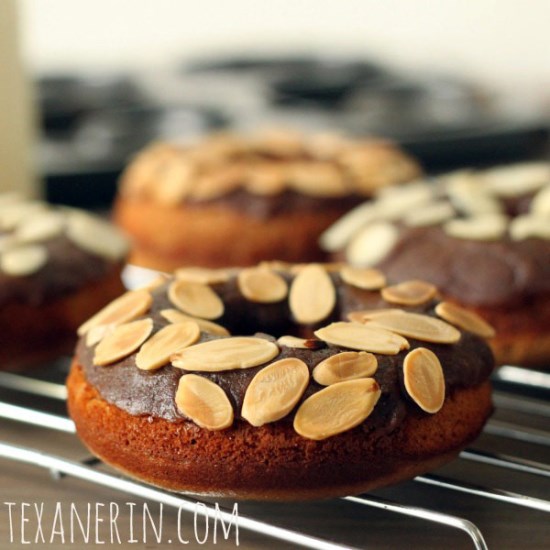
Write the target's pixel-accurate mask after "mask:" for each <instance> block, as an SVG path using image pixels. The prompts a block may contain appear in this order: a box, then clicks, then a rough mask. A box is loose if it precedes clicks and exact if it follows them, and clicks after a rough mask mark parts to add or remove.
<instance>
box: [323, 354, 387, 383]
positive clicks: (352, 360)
mask: <svg viewBox="0 0 550 550" xmlns="http://www.w3.org/2000/svg"><path fill="white" fill-rule="evenodd" d="M377 368H378V360H377V359H376V356H374V355H373V354H372V353H367V352H366V351H344V352H342V353H337V354H336V355H332V356H331V357H328V358H327V359H325V360H324V361H321V362H320V363H319V364H318V365H317V366H316V367H315V368H314V369H313V373H312V375H313V379H314V380H315V382H317V383H318V384H321V385H323V386H330V385H332V384H337V383H338V382H344V381H345V380H354V379H356V378H366V377H367V376H372V375H373V374H374V373H375V372H376V369H377Z"/></svg>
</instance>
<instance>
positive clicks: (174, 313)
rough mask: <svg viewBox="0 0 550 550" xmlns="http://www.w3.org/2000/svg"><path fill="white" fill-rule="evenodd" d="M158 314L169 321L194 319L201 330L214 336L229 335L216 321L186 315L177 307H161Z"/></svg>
mask: <svg viewBox="0 0 550 550" xmlns="http://www.w3.org/2000/svg"><path fill="white" fill-rule="evenodd" d="M160 314H161V315H162V316H163V317H164V318H165V319H166V320H167V321H169V322H170V323H181V322H183V321H194V322H195V323H197V325H199V328H200V329H201V330H202V331H203V332H208V334H215V335H216V336H229V331H228V330H227V329H226V328H225V327H222V325H218V323H213V322H212V321H207V320H206V319H201V318H200V317H192V316H191V315H186V314H185V313H182V312H181V311H178V310H177V309H163V310H162V311H161V312H160Z"/></svg>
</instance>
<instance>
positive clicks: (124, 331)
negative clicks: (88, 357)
mask: <svg viewBox="0 0 550 550" xmlns="http://www.w3.org/2000/svg"><path fill="white" fill-rule="evenodd" d="M151 332H153V320H152V319H140V320H139V321H131V322H130V323H124V324H123V325H118V326H117V327H116V328H115V329H114V330H113V332H112V333H111V334H109V335H108V336H105V338H103V340H101V342H99V344H98V345H97V347H96V348H95V353H94V365H100V366H102V365H109V364H111V363H115V362H116V361H119V360H120V359H123V358H124V357H127V356H128V355H130V354H132V353H134V351H136V350H137V349H138V348H139V347H140V346H141V344H143V342H145V340H147V338H149V335H150V334H151Z"/></svg>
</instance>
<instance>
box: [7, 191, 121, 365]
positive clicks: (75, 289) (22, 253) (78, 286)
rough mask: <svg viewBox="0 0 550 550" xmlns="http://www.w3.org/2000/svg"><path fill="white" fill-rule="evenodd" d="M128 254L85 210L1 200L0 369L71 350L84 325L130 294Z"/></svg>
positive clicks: (15, 198) (13, 198)
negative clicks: (124, 276)
mask: <svg viewBox="0 0 550 550" xmlns="http://www.w3.org/2000/svg"><path fill="white" fill-rule="evenodd" d="M127 249H128V244H127V241H126V239H125V238H124V237H123V236H122V235H121V234H120V233H119V232H118V231H117V230H115V229H114V228H113V227H111V226H110V225H109V224H107V223H106V222H104V221H102V220H100V219H99V218H96V217H92V216H90V215H89V214H87V213H85V212H83V211H78V210H73V209H66V208H56V207H53V206H51V205H47V204H46V203H43V202H38V201H28V200H24V199H23V198H21V197H19V196H18V195H15V194H4V195H0V332H1V334H2V345H1V346H0V368H6V367H10V368H11V367H22V366H26V365H29V364H31V363H32V364H34V363H37V362H39V361H44V360H47V359H52V358H54V357H56V356H58V355H59V354H61V353H70V352H71V351H72V349H73V348H74V343H75V331H76V329H77V327H78V326H79V325H80V324H81V323H82V322H83V321H84V320H85V319H86V318H88V317H89V316H90V315H91V314H92V313H94V312H95V311H97V310H98V309H99V308H101V307H103V306H104V305H105V304H106V303H108V302H110V301H111V300H113V299H114V298H115V297H116V296H118V295H119V294H120V293H121V292H122V291H123V285H122V281H121V278H120V274H121V270H122V267H123V263H124V260H125V256H126V253H127Z"/></svg>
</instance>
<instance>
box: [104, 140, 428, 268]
mask: <svg viewBox="0 0 550 550" xmlns="http://www.w3.org/2000/svg"><path fill="white" fill-rule="evenodd" d="M419 173H420V168H419V166H418V164H417V163H416V162H415V161H414V160H413V159H412V158H411V157H409V156H408V155H406V154H405V153H404V152H402V151H400V150H399V149H398V148H397V147H396V146H394V145H392V144H390V143H388V142H384V141H382V140H369V141H366V140H365V141H352V140H349V139H346V138H344V137H341V136H332V135H331V136H326V135H312V136H302V135H297V134H294V133H291V132H278V133H273V132H271V133H268V134H266V135H258V136H248V137H247V136H239V135H231V134H225V135H214V136H210V137H207V138H205V139H204V140H203V141H201V142H199V143H196V144H194V145H190V146H187V147H178V146H176V145H171V144H167V143H161V144H153V145H152V146H150V147H148V148H146V149H145V150H143V151H141V152H140V153H139V154H138V155H137V156H136V158H135V159H134V160H133V161H132V162H131V163H130V164H129V166H128V167H127V169H126V170H125V171H124V173H123V175H122V176H121V179H120V184H119V192H118V194H117V197H116V200H115V204H114V219H115V221H116V223H117V224H118V225H119V226H120V227H121V228H122V229H123V230H124V231H125V232H126V233H127V234H128V235H129V236H130V237H131V239H132V242H133V249H132V253H131V257H130V261H131V262H132V263H135V264H136V265H142V266H144V267H150V268H153V269H159V270H162V271H172V270H173V269H175V268H177V267H180V266H182V265H203V266H208V267H222V266H227V265H254V264H256V263H258V262H259V261H262V260H273V259H278V260H286V261H289V262H295V261H321V260H322V259H324V258H325V254H324V253H323V252H322V251H321V249H320V248H319V246H318V244H317V239H318V236H319V235H320V233H321V232H322V231H323V230H324V229H326V228H327V227H328V226H329V225H330V224H331V223H333V222H334V221H335V220H336V219H338V218H339V217H340V216H341V215H342V214H344V213H345V212H347V211H348V210H350V209H351V208H353V207H354V206H356V205H357V204H359V203H360V202H361V201H362V200H364V199H365V198H368V197H370V196H371V195H372V194H373V192H374V190H376V189H378V188H380V187H383V186H386V185H389V184H392V183H395V184H396V183H401V182H404V181H408V180H410V179H413V178H414V177H416V176H417V175H418V174H419ZM199 243H200V244H199Z"/></svg>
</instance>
